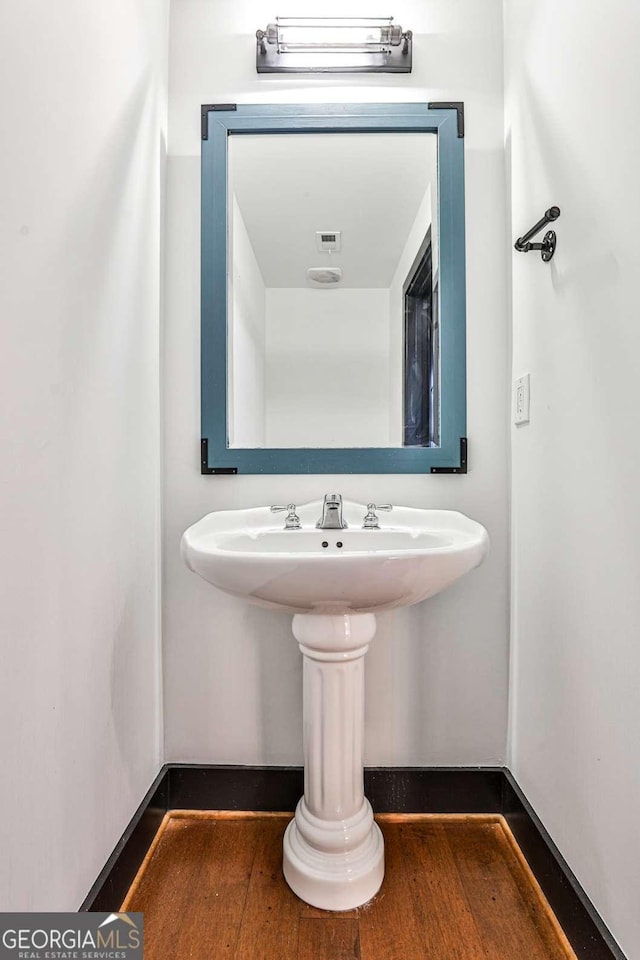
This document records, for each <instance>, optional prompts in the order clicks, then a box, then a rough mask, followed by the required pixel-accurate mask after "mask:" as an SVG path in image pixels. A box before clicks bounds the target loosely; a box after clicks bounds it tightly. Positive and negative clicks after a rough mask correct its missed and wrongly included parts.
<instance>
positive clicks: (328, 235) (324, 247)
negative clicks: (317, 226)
mask: <svg viewBox="0 0 640 960" xmlns="http://www.w3.org/2000/svg"><path fill="white" fill-rule="evenodd" d="M316 247H317V248H318V250H319V251H320V253H339V252H340V250H341V249H342V232H341V231H340V230H316Z"/></svg>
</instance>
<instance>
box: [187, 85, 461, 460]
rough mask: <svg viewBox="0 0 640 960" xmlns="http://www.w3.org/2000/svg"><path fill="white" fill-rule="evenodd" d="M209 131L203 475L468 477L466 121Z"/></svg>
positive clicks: (249, 125)
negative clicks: (348, 474) (349, 474)
mask: <svg viewBox="0 0 640 960" xmlns="http://www.w3.org/2000/svg"><path fill="white" fill-rule="evenodd" d="M201 124H202V227H201V229H202V251H201V252H202V257H201V264H202V266H201V433H200V437H201V438H202V439H201V447H200V466H201V472H202V473H203V474H207V475H221V474H222V475H225V474H227V475H228V474H240V473H249V474H299V473H305V474H321V473H336V474H337V473H363V474H375V473H397V474H401V473H406V474H419V473H422V474H436V473H466V471H467V454H466V436H467V430H466V329H465V324H466V318H465V314H466V298H465V214H464V105H463V104H462V103H458V102H456V103H453V102H451V103H429V104H424V103H385V104H375V103H369V104H348V103H333V104H281V105H277V104H268V105H250V104H229V103H223V104H211V103H208V104H205V105H203V106H202V107H201Z"/></svg>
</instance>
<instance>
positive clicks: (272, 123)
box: [200, 103, 467, 474]
mask: <svg viewBox="0 0 640 960" xmlns="http://www.w3.org/2000/svg"><path fill="white" fill-rule="evenodd" d="M462 116H463V115H462V104H423V103H403V104H400V103H385V104H368V103H367V104H341V103H331V104H304V105H298V104H268V105H249V104H239V105H237V106H236V105H235V104H206V105H205V106H203V107H202V198H201V200H202V227H201V229H202V251H201V255H202V261H201V278H202V280H201V282H202V287H201V348H200V349H201V425H202V432H201V437H202V440H201V470H202V473H206V474H235V473H248V474H259V473H263V474H267V473H272V474H297V473H302V474H322V473H336V474H337V473H363V474H375V473H397V474H401V473H466V472H467V471H466V467H467V461H466V298H465V232H464V139H463V137H464V128H463V124H462V122H461V120H462ZM313 132H316V133H338V132H340V133H348V132H361V133H380V132H396V133H399V134H401V133H435V134H436V135H437V137H438V203H439V228H440V236H439V244H440V265H439V273H440V280H439V283H440V293H439V296H440V337H441V342H440V364H441V370H440V384H441V399H440V404H441V407H440V416H441V435H440V446H439V447H395V448H391V447H376V448H358V449H353V448H331V449H314V448H307V447H305V448H299V447H298V448H295V449H281V448H278V449H267V448H264V449H243V448H236V447H233V448H230V447H229V446H228V445H227V272H228V263H227V257H228V251H227V230H228V216H229V214H228V209H227V194H228V191H227V152H228V140H229V137H230V136H234V135H239V134H243V133H251V134H259V133H268V134H274V133H313Z"/></svg>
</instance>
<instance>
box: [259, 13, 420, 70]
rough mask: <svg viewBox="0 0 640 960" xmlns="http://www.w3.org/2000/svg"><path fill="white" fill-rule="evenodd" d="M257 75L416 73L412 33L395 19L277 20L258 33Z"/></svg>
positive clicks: (313, 18)
mask: <svg viewBox="0 0 640 960" xmlns="http://www.w3.org/2000/svg"><path fill="white" fill-rule="evenodd" d="M256 38H257V44H256V70H257V71H258V73H411V47H412V43H411V40H412V33H411V30H403V29H402V27H401V26H399V25H397V24H394V22H393V17H276V19H275V23H270V24H268V26H267V29H266V30H258V31H257V32H256Z"/></svg>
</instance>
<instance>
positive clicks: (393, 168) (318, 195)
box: [229, 133, 437, 287]
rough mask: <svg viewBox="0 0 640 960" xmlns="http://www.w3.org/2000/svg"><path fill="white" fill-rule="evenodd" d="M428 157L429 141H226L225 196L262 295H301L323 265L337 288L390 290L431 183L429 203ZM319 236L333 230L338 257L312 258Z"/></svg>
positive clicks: (432, 156) (432, 152)
mask: <svg viewBox="0 0 640 960" xmlns="http://www.w3.org/2000/svg"><path fill="white" fill-rule="evenodd" d="M436 156H437V138H436V137H435V135H434V134H428V133H427V134H425V133H416V134H411V133H404V134H390V133H380V134H378V133H368V134H274V135H271V134H260V135H255V136H254V135H242V136H232V137H230V142H229V183H230V193H235V195H236V199H237V201H238V205H239V207H240V210H241V213H242V217H243V219H244V222H245V226H246V228H247V231H248V234H249V237H250V239H251V243H252V246H253V250H254V253H255V255H256V259H257V261H258V264H259V266H260V270H261V272H262V276H263V279H264V283H265V286H267V287H304V286H307V270H308V268H309V267H326V266H329V265H331V266H339V267H342V270H343V281H342V283H341V284H340V286H342V287H389V285H390V284H391V281H392V279H393V276H394V273H395V271H396V267H397V265H398V261H399V258H400V255H401V254H402V251H403V249H404V246H405V244H406V241H407V238H408V236H409V232H410V230H411V227H412V225H413V222H414V220H415V217H416V213H417V211H418V209H419V207H420V204H421V203H422V201H423V198H424V195H425V193H426V191H427V189H428V188H429V185H430V184H431V185H432V203H434V202H435V198H436V191H437V176H436V169H437V167H436V164H437V160H436ZM230 206H231V205H230ZM318 230H323V231H324V230H326V231H331V230H339V231H341V233H342V250H341V252H340V253H333V254H331V256H329V255H328V254H327V253H320V252H318V250H317V248H316V231H318Z"/></svg>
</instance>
